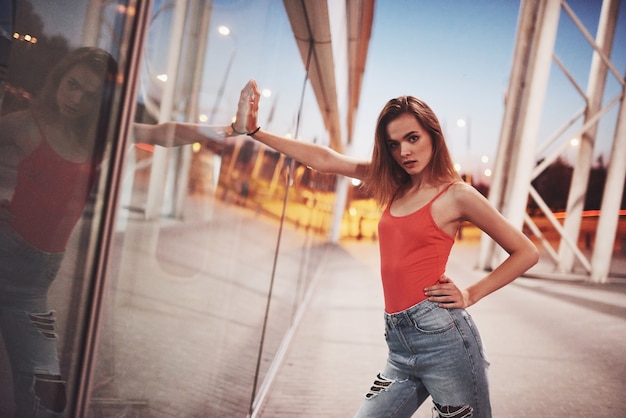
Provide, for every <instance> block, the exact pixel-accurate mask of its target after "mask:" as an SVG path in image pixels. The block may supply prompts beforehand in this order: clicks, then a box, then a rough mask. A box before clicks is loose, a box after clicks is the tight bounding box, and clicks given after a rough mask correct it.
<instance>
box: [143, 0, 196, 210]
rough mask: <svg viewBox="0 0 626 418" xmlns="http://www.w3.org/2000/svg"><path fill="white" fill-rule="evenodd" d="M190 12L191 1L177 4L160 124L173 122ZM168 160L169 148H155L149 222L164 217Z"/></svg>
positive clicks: (177, 2)
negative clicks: (181, 48) (182, 51)
mask: <svg viewBox="0 0 626 418" xmlns="http://www.w3.org/2000/svg"><path fill="white" fill-rule="evenodd" d="M186 10H187V0H177V1H176V5H175V8H174V20H173V25H172V31H171V33H172V38H171V40H170V45H169V48H168V64H167V82H166V83H165V88H164V89H163V95H162V97H161V105H160V107H159V123H164V122H168V121H169V120H170V119H171V114H172V109H173V104H174V94H175V87H176V79H177V73H178V61H179V58H180V45H181V43H182V38H183V29H184V23H185V12H186ZM168 156H169V152H168V150H167V149H166V148H163V147H158V146H157V147H154V154H153V156H152V170H151V172H150V181H149V183H148V196H147V198H146V211H145V218H146V219H155V218H157V217H158V216H159V215H160V211H161V206H162V204H163V194H164V191H165V183H166V175H167V167H168V164H167V162H168V159H169V157H168Z"/></svg>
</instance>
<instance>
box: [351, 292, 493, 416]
mask: <svg viewBox="0 0 626 418" xmlns="http://www.w3.org/2000/svg"><path fill="white" fill-rule="evenodd" d="M385 338H386V340H387V346H388V347H389V357H388V359H387V365H386V367H385V370H384V371H383V372H382V373H379V374H378V376H377V377H376V379H375V380H374V383H373V385H372V387H371V389H370V391H369V392H368V393H367V394H366V395H365V400H364V401H363V403H362V405H361V408H360V409H359V411H358V412H357V414H356V417H358V418H366V417H371V418H374V417H376V418H384V417H387V418H400V417H411V416H412V415H413V413H414V412H415V411H417V409H418V408H419V406H420V405H421V404H422V403H423V402H424V401H425V400H426V399H427V398H428V397H429V396H431V397H432V400H433V403H434V407H433V415H434V416H436V417H441V418H444V417H445V418H464V417H472V418H489V417H491V405H490V401H489V388H488V382H487V369H488V367H489V363H488V362H487V360H486V358H485V356H484V353H483V347H482V342H481V340H480V336H479V334H478V330H477V329H476V326H475V324H474V322H473V320H472V318H471V317H470V315H469V314H468V313H467V311H465V310H463V309H445V308H440V307H439V306H438V305H437V304H436V303H433V302H430V301H428V300H426V301H423V302H420V303H418V304H417V305H415V306H413V307H411V308H409V309H407V310H405V311H402V312H399V313H395V314H387V313H385Z"/></svg>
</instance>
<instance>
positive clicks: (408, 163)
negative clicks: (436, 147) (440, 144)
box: [387, 113, 433, 175]
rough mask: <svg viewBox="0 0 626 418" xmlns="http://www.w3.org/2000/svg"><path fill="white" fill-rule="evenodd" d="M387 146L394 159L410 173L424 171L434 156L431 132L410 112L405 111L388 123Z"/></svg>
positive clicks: (414, 173)
mask: <svg viewBox="0 0 626 418" xmlns="http://www.w3.org/2000/svg"><path fill="white" fill-rule="evenodd" d="M387 147H388V148H389V151H390V152H391V155H392V156H393V159H394V160H395V161H396V162H397V163H398V164H399V165H400V166H401V167H402V168H404V170H405V171H406V172H407V173H408V174H409V175H416V174H420V173H422V171H423V170H424V168H426V167H427V166H428V164H429V163H430V160H431V158H432V156H433V141H432V138H431V136H430V134H429V133H428V132H427V131H426V130H425V129H424V128H423V127H422V125H421V124H420V123H419V122H418V121H417V119H415V117H414V116H413V115H411V114H409V113H404V114H402V115H400V116H398V117H397V118H395V119H394V120H392V121H391V122H389V124H388V125H387Z"/></svg>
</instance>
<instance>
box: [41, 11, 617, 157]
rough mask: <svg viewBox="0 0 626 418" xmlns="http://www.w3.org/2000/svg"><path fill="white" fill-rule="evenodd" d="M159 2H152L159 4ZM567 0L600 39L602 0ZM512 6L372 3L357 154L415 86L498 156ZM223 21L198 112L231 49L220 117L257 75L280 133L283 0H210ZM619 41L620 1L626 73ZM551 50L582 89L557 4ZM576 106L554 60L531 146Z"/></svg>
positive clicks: (607, 126)
mask: <svg viewBox="0 0 626 418" xmlns="http://www.w3.org/2000/svg"><path fill="white" fill-rule="evenodd" d="M32 1H33V3H34V4H35V7H36V10H38V11H39V13H40V14H41V15H42V17H43V18H44V20H45V22H46V32H48V33H62V34H65V35H66V36H68V37H69V36H76V35H79V34H80V30H81V29H80V23H81V19H80V18H78V17H77V16H70V15H68V14H67V11H68V10H74V11H75V12H76V13H77V14H79V15H80V14H84V9H81V8H80V7H76V6H71V4H74V3H73V1H74V0H58V1H57V2H50V1H48V0H32ZM163 1H164V0H155V4H156V5H158V4H161V3H163ZM53 3H54V4H55V6H53ZM81 4H82V3H81ZM568 4H570V6H571V8H572V9H573V10H574V12H575V13H576V14H577V15H578V16H579V18H580V19H581V20H582V21H583V22H584V23H585V25H586V27H587V28H588V30H589V31H590V33H591V34H592V36H595V33H596V29H597V28H596V26H597V21H598V16H599V12H600V7H601V4H602V2H601V1H600V0H568ZM519 7H520V1H518V0H377V1H376V11H375V16H374V27H373V32H372V37H371V40H370V49H369V53H368V60H367V67H366V72H365V75H364V80H363V86H362V87H363V90H362V95H361V103H360V107H359V114H358V117H357V120H356V126H355V138H354V141H355V146H354V148H353V150H352V153H353V154H354V155H357V156H362V157H367V156H369V154H370V151H371V144H372V140H373V131H374V124H375V121H376V117H377V116H378V112H379V111H380V109H381V108H382V106H383V105H384V103H385V102H386V101H387V100H388V99H390V98H392V97H396V96H399V95H404V94H410V95H415V96H418V97H420V98H422V99H424V100H425V101H426V102H428V103H429V104H430V106H431V107H432V108H433V109H434V110H435V112H436V113H437V114H438V116H439V118H440V120H441V123H442V125H443V127H444V130H445V131H446V134H447V139H448V143H449V146H450V149H451V151H452V153H453V155H454V156H455V158H457V159H458V160H463V159H464V158H467V155H468V149H467V146H466V144H467V135H468V133H469V134H470V138H471V140H470V149H469V154H471V155H472V156H473V157H475V158H478V157H479V156H481V155H483V154H486V155H488V156H490V157H491V160H492V161H493V156H495V152H496V148H497V143H498V140H499V134H500V126H501V122H502V116H503V112H504V93H505V90H506V88H507V86H508V80H509V74H510V71H511V65H512V55H513V48H514V45H515V35H516V29H517V19H518V13H519ZM58 11H62V12H63V13H57V12H58ZM163 16H165V14H163ZM221 24H223V25H227V26H229V27H230V28H231V29H232V32H233V34H232V36H231V37H230V39H226V38H224V37H222V36H218V35H216V34H215V32H212V33H211V36H210V37H209V48H208V52H207V56H206V60H207V61H206V62H207V65H206V71H205V74H206V81H205V84H204V86H203V89H202V91H201V100H202V102H203V103H204V106H205V110H207V111H208V110H210V107H211V106H212V105H213V103H214V102H215V92H216V91H217V89H218V86H219V83H220V82H221V81H222V80H223V76H224V74H225V69H226V65H227V61H228V56H229V54H230V52H231V51H232V50H233V48H234V49H235V50H236V56H235V59H234V62H233V67H232V71H231V72H230V74H229V78H228V82H227V85H226V90H225V93H224V98H223V100H222V103H220V111H222V109H223V112H224V114H220V115H219V118H216V122H217V121H220V120H225V119H227V118H228V117H229V116H228V115H226V112H232V110H230V109H234V108H235V107H236V103H237V98H238V92H239V90H240V89H241V86H243V84H244V83H245V82H246V81H247V80H248V79H250V78H255V79H257V80H258V81H259V84H260V85H261V86H262V87H267V88H270V89H272V90H273V91H274V92H275V95H274V96H273V97H272V98H270V99H264V101H263V103H262V109H261V111H262V112H261V113H262V114H261V120H262V121H263V120H264V119H263V118H265V117H267V114H268V113H269V109H270V108H271V107H272V106H276V114H277V115H278V116H279V118H278V117H277V119H280V120H275V121H274V122H273V123H272V126H271V129H272V130H275V131H276V132H277V133H281V132H282V131H287V130H289V129H292V128H293V125H294V124H295V119H296V117H297V115H296V114H295V110H294V109H297V108H298V105H299V100H300V91H301V86H302V81H303V79H304V68H303V64H302V60H301V59H300V55H299V53H298V52H297V50H296V46H295V41H294V39H293V35H292V32H291V27H290V24H289V21H288V20H287V18H286V15H285V12H284V9H283V4H282V1H278V0H215V1H214V3H213V10H212V20H211V29H212V31H215V30H216V29H217V26H218V25H221ZM72 32H74V33H72ZM161 41H162V39H160V41H159V42H161ZM624 45H626V5H623V4H622V7H621V10H620V16H619V23H618V30H617V33H616V35H615V40H614V52H613V56H612V59H613V63H614V64H615V66H616V67H617V69H618V71H620V72H621V73H622V74H623V73H624V71H625V70H626V54H625V53H624V52H626V48H624ZM153 50H154V51H156V53H157V54H158V55H159V56H160V57H161V58H163V57H166V56H167V55H166V53H165V47H164V45H162V44H161V45H156V47H155V48H153ZM555 52H556V54H557V55H558V56H559V57H560V59H561V60H562V61H563V62H564V63H565V65H566V66H567V67H568V68H569V70H570V71H571V72H572V74H573V75H574V77H575V78H576V79H577V81H578V83H579V84H580V85H581V87H582V88H583V89H585V88H586V85H587V77H588V71H589V65H590V62H591V53H592V49H591V47H590V46H589V44H588V43H587V42H586V40H585V39H584V38H583V37H582V35H581V34H580V33H579V31H578V30H577V29H576V28H575V27H574V25H573V24H572V23H571V20H570V19H569V17H567V16H566V15H565V13H563V12H562V13H561V18H560V25H559V32H558V34H557V41H556V48H555ZM286 57H288V59H286ZM158 71H159V70H158V69H157V72H158ZM285 75H288V76H285ZM618 91H619V85H618V83H617V82H616V81H615V79H614V77H613V76H612V75H610V76H609V81H608V83H607V88H606V94H605V101H607V100H609V99H610V98H612V97H613V96H614V95H615V94H616V93H617V92H618ZM311 96H312V94H308V96H306V97H305V106H314V103H313V100H314V98H313V97H311ZM582 105H583V101H582V99H581V98H579V97H578V96H577V93H576V92H575V90H574V89H573V88H572V87H571V85H570V84H569V81H567V80H566V79H565V77H564V76H563V75H562V74H561V73H560V70H558V68H556V67H555V66H554V65H553V68H552V71H551V78H550V85H549V89H548V94H547V97H546V104H545V114H544V117H543V119H542V123H541V131H540V137H539V139H538V143H541V142H542V141H543V139H544V138H547V137H548V135H550V134H551V133H552V132H553V131H554V130H555V129H556V128H557V127H559V126H561V125H562V124H563V123H564V122H565V121H566V120H567V119H569V117H570V116H571V115H572V114H573V113H574V112H575V111H576V110H578V109H579V108H580V107H581V106H582ZM313 113H315V112H309V113H307V115H306V117H304V118H303V119H302V124H303V125H304V126H302V127H301V132H302V135H303V136H305V138H307V139H311V137H320V138H323V137H324V136H325V132H324V130H323V127H322V124H321V120H320V118H319V115H313ZM615 114H616V109H614V110H613V111H612V112H610V113H609V115H608V118H607V119H606V122H602V123H601V125H600V126H601V131H600V136H599V138H598V144H597V149H598V152H600V153H604V154H607V153H608V151H609V147H610V144H611V143H612V140H613V136H612V135H613V132H612V129H613V128H614V118H615ZM611 117H613V121H611V119H610V118H611ZM459 118H464V119H466V120H469V121H470V127H469V132H468V128H467V127H465V128H459V127H458V126H457V125H456V121H457V119H459Z"/></svg>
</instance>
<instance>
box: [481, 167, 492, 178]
mask: <svg viewBox="0 0 626 418" xmlns="http://www.w3.org/2000/svg"><path fill="white" fill-rule="evenodd" d="M483 173H484V174H485V177H491V169H489V168H485V171H484V172H483Z"/></svg>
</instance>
